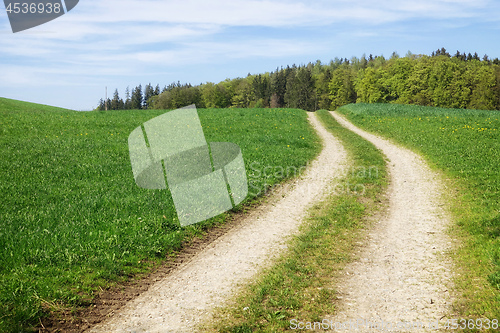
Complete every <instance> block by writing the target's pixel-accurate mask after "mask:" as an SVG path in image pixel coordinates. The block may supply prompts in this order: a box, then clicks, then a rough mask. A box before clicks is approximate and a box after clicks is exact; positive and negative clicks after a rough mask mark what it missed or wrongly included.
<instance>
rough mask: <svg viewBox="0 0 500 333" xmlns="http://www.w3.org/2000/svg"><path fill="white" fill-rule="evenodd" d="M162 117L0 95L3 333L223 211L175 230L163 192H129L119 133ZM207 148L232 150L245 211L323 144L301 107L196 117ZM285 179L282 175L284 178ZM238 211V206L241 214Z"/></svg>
mask: <svg viewBox="0 0 500 333" xmlns="http://www.w3.org/2000/svg"><path fill="white" fill-rule="evenodd" d="M164 112H166V111H158V110H154V111H113V112H75V111H71V110H65V109H59V108H54V107H48V106H42V105H36V104H31V103H25V102H19V101H13V100H8V99H3V98H0V155H1V156H2V158H1V159H0V177H1V179H0V193H1V200H0V332H8V331H19V330H20V329H23V328H24V329H27V328H29V327H30V326H32V325H36V324H37V323H38V318H40V317H42V316H45V315H47V313H48V312H49V311H51V310H54V309H55V308H71V307H75V306H81V305H86V304H89V302H91V300H92V296H93V295H94V294H95V293H96V292H97V290H99V288H101V287H102V288H104V287H106V286H109V285H111V284H113V283H116V282H120V281H124V280H126V279H130V278H131V277H133V276H134V275H135V274H139V273H141V272H145V271H147V270H148V269H150V268H151V266H152V265H153V264H157V263H158V262H160V261H162V260H165V258H166V257H168V256H169V255H171V254H172V253H174V252H175V251H177V250H179V249H180V248H181V246H182V244H183V242H186V241H187V240H189V239H190V238H192V237H194V236H195V235H198V236H200V235H202V234H203V232H204V230H206V229H207V228H210V227H212V226H214V225H216V224H219V223H223V222H225V221H227V220H228V217H229V216H230V213H225V214H222V215H220V216H218V217H215V218H212V219H210V220H208V221H206V222H203V223H199V224H196V225H194V226H189V227H186V228H180V227H179V225H178V221H177V217H176V213H175V210H174V207H173V203H172V199H171V196H170V194H169V192H168V191H155V190H144V189H141V188H139V187H137V186H136V185H135V182H134V179H133V176H132V169H131V165H130V158H129V154H128V141H127V140H128V135H129V134H130V133H131V131H132V130H133V129H135V128H136V127H138V126H140V125H141V124H142V123H143V122H145V121H147V120H150V119H152V118H154V117H155V116H158V115H161V114H163V113H164ZM199 115H200V119H201V123H202V125H203V127H204V132H205V136H206V138H207V141H209V142H217V141H222V142H233V143H236V144H238V145H239V146H240V148H241V149H242V152H243V157H244V160H245V164H246V167H247V174H248V177H249V181H250V187H251V188H250V192H251V195H250V197H249V198H248V199H247V200H246V201H245V203H244V204H245V205H248V204H252V203H254V202H256V200H257V199H256V197H257V195H259V194H262V193H264V192H265V190H266V189H267V188H269V187H272V185H274V184H276V183H278V182H281V181H283V180H285V178H286V177H285V176H286V174H284V173H280V172H264V168H265V166H272V168H271V169H268V170H280V169H282V170H287V169H288V170H299V169H300V168H301V167H303V166H305V165H306V164H307V163H308V161H310V160H311V159H312V158H314V157H315V156H316V155H317V154H318V152H319V149H320V144H319V139H318V137H317V136H316V134H315V133H314V131H313V129H312V128H311V127H310V125H309V124H308V121H307V114H306V112H304V111H301V110H284V109H247V110H238V109H222V110H221V109H217V110H215V109H212V110H211V109H206V110H199ZM293 175H294V174H293V173H292V174H291V175H290V176H293ZM238 209H242V208H241V207H238V208H237V210H238Z"/></svg>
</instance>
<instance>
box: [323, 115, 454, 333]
mask: <svg viewBox="0 0 500 333" xmlns="http://www.w3.org/2000/svg"><path fill="white" fill-rule="evenodd" d="M332 115H333V116H334V117H335V118H336V119H337V121H339V122H340V123H341V124H342V125H343V126H345V127H347V128H349V129H350V130H352V131H354V132H356V133H357V134H359V135H361V136H362V137H363V138H365V139H367V140H369V141H371V142H372V143H373V144H375V146H376V147H377V148H379V149H380V150H382V152H383V153H384V154H385V155H386V156H387V158H388V159H389V161H390V162H389V172H390V177H391V185H390V188H389V193H388V199H389V208H388V211H387V213H386V214H385V216H384V217H382V218H380V219H378V221H376V222H375V224H374V227H373V230H371V231H370V233H369V235H368V238H367V239H366V240H365V241H364V244H365V245H364V246H363V247H362V249H361V251H360V253H359V260H356V262H354V263H352V264H351V265H349V266H348V267H347V268H346V269H345V278H344V279H343V281H342V282H341V284H340V285H338V286H336V287H337V291H338V292H339V295H340V296H339V305H338V311H337V314H336V315H335V316H333V317H330V318H328V319H329V320H332V321H333V322H334V323H351V325H352V323H353V322H357V323H358V324H356V325H352V326H346V328H348V329H341V330H339V331H358V332H382V331H384V332H429V331H432V332H436V330H434V328H436V327H435V326H432V325H436V321H437V320H440V319H441V318H443V316H445V315H446V314H449V311H450V309H449V305H451V304H450V303H451V296H450V293H449V292H448V288H449V287H450V286H451V284H450V283H451V282H450V281H451V269H450V267H451V264H450V263H449V262H447V260H446V259H445V254H446V253H447V252H448V251H449V250H450V249H451V240H450V239H449V238H448V236H447V234H446V228H447V224H448V219H447V217H446V215H445V212H444V211H443V209H442V207H443V204H442V203H441V198H440V191H444V187H443V186H442V185H441V183H440V181H439V178H438V176H437V175H436V174H435V173H434V172H433V171H431V170H430V169H429V168H428V167H427V166H426V164H425V162H424V161H423V160H422V158H420V157H419V156H418V155H416V154H415V153H413V152H411V151H409V150H407V149H404V148H401V147H398V146H396V145H394V144H392V143H391V142H389V141H388V140H384V139H382V138H380V137H377V136H375V135H372V134H369V133H366V132H364V131H362V130H360V129H359V128H357V127H355V126H354V125H352V124H351V123H349V122H347V121H346V120H345V119H344V118H342V117H341V116H339V115H338V114H336V113H335V112H332ZM366 321H369V322H371V323H372V324H373V325H372V327H371V328H369V325H368V323H367V322H366ZM430 323H431V324H432V325H430ZM444 323H445V321H444V319H442V320H441V321H440V322H439V325H440V326H439V328H440V329H442V328H443V325H444ZM377 325H379V326H377ZM412 325H413V326H412ZM338 327H340V326H338Z"/></svg>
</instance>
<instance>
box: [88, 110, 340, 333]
mask: <svg viewBox="0 0 500 333" xmlns="http://www.w3.org/2000/svg"><path fill="white" fill-rule="evenodd" d="M309 120H310V121H311V123H312V124H313V126H314V127H315V128H316V130H317V131H318V133H319V134H320V136H321V137H322V139H323V141H324V149H323V151H322V153H321V154H320V156H319V157H318V158H317V159H316V160H315V161H314V162H313V163H312V164H311V166H310V167H309V169H308V170H307V171H306V173H305V175H304V176H303V177H302V178H301V179H299V180H297V181H296V182H295V183H294V184H293V186H292V188H285V189H281V190H278V191H276V194H275V195H277V196H280V200H276V201H275V202H274V203H273V204H269V205H267V206H264V207H261V208H260V209H258V210H257V211H255V212H253V213H250V214H249V215H248V216H247V217H245V220H244V221H243V223H240V224H239V225H238V226H237V227H235V228H234V229H231V230H230V231H229V232H228V233H227V234H225V235H223V236H221V237H220V238H218V239H217V240H216V241H215V242H214V243H212V244H210V245H209V246H207V247H206V248H205V249H204V250H203V251H202V252H200V253H198V254H197V255H196V256H195V257H194V258H192V259H191V260H190V261H188V262H187V263H184V264H183V265H182V266H181V267H180V268H179V269H178V270H176V271H175V272H173V273H172V274H170V275H169V276H167V277H166V278H165V279H162V280H161V281H158V282H157V283H155V284H154V285H152V286H151V287H150V288H149V290H148V291H146V292H145V293H143V294H141V295H140V296H139V297H137V298H136V299H134V300H132V301H131V302H129V303H128V304H127V305H126V306H124V307H123V308H122V309H120V310H119V311H118V312H116V313H115V314H114V315H113V316H112V317H111V318H109V320H107V321H106V322H104V323H101V324H99V325H97V326H96V327H94V328H92V329H91V330H89V331H88V332H93V333H97V332H137V333H139V332H162V333H164V332H192V331H193V330H194V329H195V327H196V325H197V324H199V323H201V322H205V321H206V320H209V319H210V316H211V311H212V309H214V308H215V307H217V306H221V305H223V304H224V301H225V300H226V299H227V298H228V297H229V296H230V295H232V294H233V293H234V292H235V290H237V288H238V286H239V285H241V284H243V283H245V282H246V281H249V280H251V279H252V277H254V276H255V274H257V273H258V272H259V270H260V269H262V267H265V266H266V265H268V264H269V263H270V262H271V261H272V258H273V257H275V256H276V255H278V254H279V253H280V252H281V251H283V249H285V248H286V239H287V236H290V235H292V234H294V233H296V232H297V230H298V226H299V225H300V224H301V222H302V221H303V218H304V217H305V216H306V212H307V209H308V208H309V207H310V206H311V205H312V204H314V203H315V202H318V201H320V200H321V199H322V198H323V196H324V195H325V193H326V189H327V186H328V184H329V183H330V182H331V181H332V180H333V179H334V178H335V177H341V175H342V171H343V169H344V168H346V167H347V165H346V157H347V155H346V152H345V151H344V149H343V148H342V145H341V144H340V142H338V141H337V139H335V138H334V137H333V136H332V135H331V134H330V133H328V132H327V131H326V130H325V129H324V128H323V127H322V126H321V125H320V124H319V122H318V120H317V119H316V117H315V115H314V114H312V113H310V114H309ZM281 197H282V198H281Z"/></svg>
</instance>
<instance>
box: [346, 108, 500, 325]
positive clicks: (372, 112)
mask: <svg viewBox="0 0 500 333" xmlns="http://www.w3.org/2000/svg"><path fill="white" fill-rule="evenodd" d="M339 112H340V113H342V114H345V115H346V116H347V118H348V119H349V120H351V121H352V122H353V123H355V124H356V125H358V126H360V127H361V128H363V129H366V130H368V131H371V132H375V133H379V134H381V135H383V136H385V137H389V138H392V139H394V140H395V141H397V142H399V143H401V144H403V145H405V146H407V147H409V148H411V149H412V150H414V151H417V152H419V153H421V154H422V155H423V156H425V158H426V159H427V161H429V163H430V164H431V165H432V166H433V167H434V168H437V169H439V170H442V171H444V174H445V176H446V178H447V184H448V186H447V188H444V189H443V192H445V194H446V195H447V197H448V200H449V203H450V207H451V213H452V216H453V217H454V219H455V222H456V223H455V224H454V227H453V230H452V235H453V236H454V237H455V238H456V239H457V244H459V243H462V246H457V247H456V249H455V253H454V260H455V264H456V272H455V275H456V286H457V296H458V299H457V301H456V303H455V311H456V314H457V318H464V317H465V318H468V317H472V318H474V317H483V318H485V317H486V318H491V319H495V318H496V319H498V318H500V291H499V289H500V112H498V111H475V110H458V109H442V108H432V107H419V106H405V105H393V104H373V105H368V104H352V105H347V106H344V107H342V108H340V109H339Z"/></svg>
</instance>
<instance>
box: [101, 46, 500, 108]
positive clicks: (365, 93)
mask: <svg viewBox="0 0 500 333" xmlns="http://www.w3.org/2000/svg"><path fill="white" fill-rule="evenodd" d="M356 102H363V103H401V104H415V105H423V106H439V107H447V108H470V109H489V110H494V109H496V110H500V60H499V59H498V58H496V59H492V60H491V59H489V57H488V56H487V55H485V56H483V57H482V58H481V57H479V55H478V54H477V53H474V54H471V53H468V54H465V53H460V52H458V51H457V52H456V54H454V55H451V54H449V53H448V52H447V51H446V49H444V48H442V49H439V50H437V51H435V52H433V53H432V54H431V55H430V56H428V55H416V54H412V53H411V52H408V54H406V56H405V57H400V56H399V55H398V54H397V53H393V54H392V56H391V57H390V58H388V59H386V58H385V57H383V56H373V55H369V56H368V57H366V56H365V55H363V56H362V57H361V58H356V57H354V58H352V59H347V58H344V59H339V58H335V59H334V60H332V61H330V63H329V64H322V63H321V62H320V61H319V60H318V61H317V62H316V63H309V64H307V65H301V66H296V65H292V66H287V67H285V68H283V67H281V68H277V69H276V70H275V71H273V72H268V73H264V74H257V75H250V74H248V76H247V77H246V78H236V79H227V80H225V81H222V82H219V83H212V82H207V83H205V84H200V85H197V86H192V85H191V84H181V83H180V82H177V83H172V84H170V85H168V86H165V87H164V88H163V89H162V90H161V91H160V87H159V85H157V86H156V87H155V88H153V86H152V85H151V84H148V85H146V86H145V88H144V90H143V89H142V86H141V85H139V86H137V87H135V88H134V89H132V91H130V90H129V88H127V89H126V91H125V100H123V99H121V98H120V96H119V93H118V90H115V93H114V95H113V99H108V101H104V100H102V99H101V100H100V102H99V106H98V108H97V109H99V110H104V109H105V108H106V107H107V108H108V109H110V110H122V109H150V108H153V109H177V108H180V107H184V106H187V105H191V104H195V105H196V106H197V107H199V108H228V107H234V108H251V107H270V108H278V107H289V108H300V109H304V110H308V111H315V110H318V109H329V110H334V109H336V108H337V107H340V106H342V105H345V104H350V103H356ZM106 104H107V105H106Z"/></svg>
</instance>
